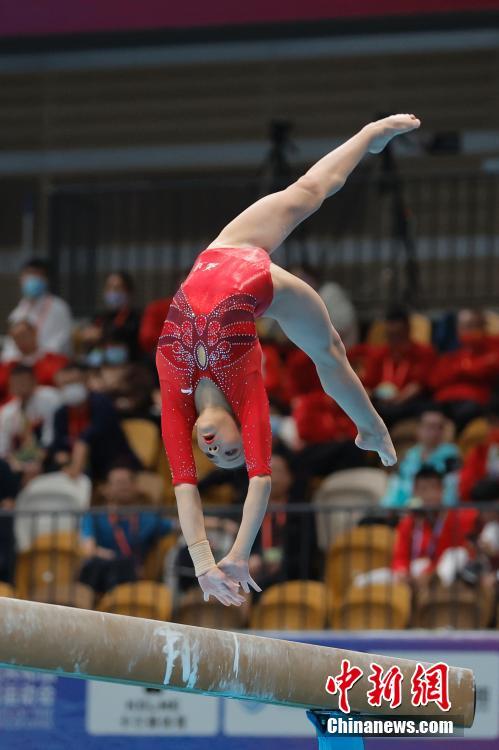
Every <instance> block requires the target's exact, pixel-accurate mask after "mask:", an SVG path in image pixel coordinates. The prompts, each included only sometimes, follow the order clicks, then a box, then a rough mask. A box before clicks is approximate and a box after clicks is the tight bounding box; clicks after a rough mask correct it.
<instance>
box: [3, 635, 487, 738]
mask: <svg viewBox="0 0 499 750" xmlns="http://www.w3.org/2000/svg"><path fill="white" fill-rule="evenodd" d="M266 635H273V636H277V637H283V638H287V639H288V640H303V641H308V642H312V643H319V644H321V645H325V646H335V647H338V648H346V649H352V650H356V651H367V652H372V653H379V654H391V655H393V656H400V657H407V658H413V659H418V660H420V661H429V662H436V661H445V662H448V663H449V664H452V665H454V666H460V667H468V668H471V669H473V670H474V672H475V675H476V680H477V715H476V721H475V724H474V726H473V728H472V729H469V730H465V731H464V737H459V738H458V737H454V738H453V739H452V740H450V742H451V743H452V744H451V745H449V741H447V740H442V739H424V740H422V739H408V738H403V739H402V738H399V739H395V738H393V739H390V740H389V743H390V744H389V748H390V750H399V748H400V750H402V748H410V750H419V748H421V750H435V749H436V747H437V744H438V746H439V747H440V748H441V746H442V745H441V743H442V742H447V746H448V747H452V748H454V747H457V748H462V750H468V749H469V750H471V749H473V750H499V633H495V632H493V631H491V632H470V633H462V632H455V633H446V634H443V635H436V634H435V633H421V634H419V633H418V632H416V631H413V632H410V631H407V632H404V633H395V632H393V633H386V632H385V633H375V634H369V633H366V634H362V635H356V634H355V635H354V634H345V633H336V634H335V633H333V632H325V633H301V634H296V633H293V634H290V633H281V634H279V633H272V634H267V633H266ZM386 743H387V740H386V739H366V741H365V746H366V748H367V750H381V748H383V750H385V749H386ZM257 746H258V749H259V750H275V749H276V748H277V750H279V748H283V750H284V748H286V750H309V749H311V748H315V747H316V741H315V740H314V729H313V727H312V725H311V724H310V723H309V722H308V720H307V718H306V715H305V711H301V710H297V709H290V708H281V707H276V706H267V705H263V704H259V703H253V702H249V701H243V700H228V699H222V698H214V697H209V696H203V695H191V694H187V693H181V692H173V691H165V690H162V691H157V690H150V689H146V688H142V687H135V686H132V687H130V686H124V685H120V684H110V683H104V682H97V681H92V682H85V681H83V680H77V679H68V678H61V677H57V676H55V675H52V674H44V673H41V672H25V671H18V670H11V669H5V670H0V748H1V750H4V748H5V750H7V749H8V750H67V749H68V748H69V750H139V748H140V750H159V749H160V748H161V749H162V750H164V748H171V749H174V750H177V749H178V750H235V749H236V748H237V750H250V749H251V750H253V748H256V747H257Z"/></svg>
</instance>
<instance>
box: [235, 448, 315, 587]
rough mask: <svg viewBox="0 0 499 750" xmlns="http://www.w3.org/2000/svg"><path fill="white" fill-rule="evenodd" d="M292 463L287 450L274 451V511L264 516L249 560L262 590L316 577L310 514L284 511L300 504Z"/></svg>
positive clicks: (251, 570) (252, 571)
mask: <svg viewBox="0 0 499 750" xmlns="http://www.w3.org/2000/svg"><path fill="white" fill-rule="evenodd" d="M292 461H293V458H292V454H290V453H289V452H288V451H287V450H285V449H282V448H280V449H274V451H273V453H272V462H271V468H272V489H271V493H270V498H269V504H270V505H272V506H274V508H275V510H273V511H272V512H269V513H267V515H266V516H265V518H264V520H263V524H262V527H261V529H260V531H259V533H258V536H257V538H256V540H255V545H254V552H253V554H252V555H251V557H250V572H251V575H252V576H253V578H255V580H256V581H257V583H258V584H259V586H261V587H262V589H265V588H267V587H268V586H270V585H271V584H273V583H277V582H280V581H288V580H293V579H298V578H302V579H309V578H316V577H317V576H318V573H319V562H320V561H319V559H318V558H319V552H318V548H317V541H316V532H315V519H314V517H313V514H310V513H307V514H306V515H305V516H304V515H302V514H299V513H292V512H289V511H287V510H286V506H287V505H290V504H291V503H293V502H296V501H298V502H301V501H303V495H302V492H301V486H300V484H299V482H297V480H296V477H295V475H294V473H293V470H292ZM279 506H282V510H280V509H279Z"/></svg>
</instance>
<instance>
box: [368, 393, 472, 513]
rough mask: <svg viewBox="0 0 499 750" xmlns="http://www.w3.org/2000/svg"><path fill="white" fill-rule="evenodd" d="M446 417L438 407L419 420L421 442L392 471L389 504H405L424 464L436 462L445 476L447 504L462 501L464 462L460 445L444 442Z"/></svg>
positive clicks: (435, 466)
mask: <svg viewBox="0 0 499 750" xmlns="http://www.w3.org/2000/svg"><path fill="white" fill-rule="evenodd" d="M445 425H446V418H445V416H444V414H443V413H442V412H441V411H439V410H438V409H437V408H436V407H435V408H429V409H427V410H426V411H424V412H423V414H422V415H421V417H420V420H419V428H418V442H417V443H416V445H414V446H413V447H412V448H410V449H409V450H408V451H407V453H406V454H405V456H404V458H403V459H402V461H401V462H400V464H399V470H398V474H395V475H392V476H391V477H390V480H389V483H388V489H387V493H386V495H385V497H384V498H383V499H382V501H381V504H382V505H383V506H384V507H387V508H403V507H404V506H405V505H407V503H408V501H409V500H410V498H411V497H412V496H413V493H414V477H415V476H416V475H417V473H418V471H420V469H421V468H422V467H423V466H432V467H433V468H434V469H435V470H436V471H438V472H440V474H442V477H443V480H442V481H443V485H444V492H443V498H442V501H443V503H444V505H455V504H456V502H457V501H458V493H457V486H456V485H457V474H456V470H457V468H458V466H459V463H460V456H459V449H458V447H457V445H455V444H454V443H445V442H444V431H445Z"/></svg>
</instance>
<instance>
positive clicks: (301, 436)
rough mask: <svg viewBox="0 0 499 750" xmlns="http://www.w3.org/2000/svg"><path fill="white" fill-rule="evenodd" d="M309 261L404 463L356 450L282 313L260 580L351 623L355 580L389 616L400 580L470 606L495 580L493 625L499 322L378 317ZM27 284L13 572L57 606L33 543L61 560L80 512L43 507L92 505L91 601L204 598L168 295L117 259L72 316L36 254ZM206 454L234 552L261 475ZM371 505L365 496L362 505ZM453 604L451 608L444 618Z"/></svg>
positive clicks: (12, 479)
mask: <svg viewBox="0 0 499 750" xmlns="http://www.w3.org/2000/svg"><path fill="white" fill-rule="evenodd" d="M332 252H334V250H332ZM292 271H293V272H294V273H296V274H297V275H300V276H301V277H302V278H305V279H306V280H307V281H308V282H309V283H311V284H312V285H313V286H314V287H315V288H317V289H318V291H319V294H321V296H322V297H323V299H324V301H325V303H326V305H327V307H328V310H329V313H330V315H331V318H332V320H333V322H334V323H335V325H336V327H337V328H338V330H339V332H340V334H341V335H342V337H343V340H344V341H345V343H346V345H347V347H348V352H349V358H350V361H351V362H352V364H353V366H354V367H355V369H356V371H357V373H358V375H359V377H360V378H361V380H362V382H363V383H364V385H365V387H366V389H367V391H368V393H369V394H370V395H371V398H372V399H373V401H374V403H375V404H376V407H377V409H378V411H379V412H380V414H381V415H382V416H383V418H384V419H385V421H386V423H387V425H388V426H389V427H390V430H391V433H392V435H393V439H394V442H395V445H396V447H397V450H398V455H399V463H398V465H397V466H396V467H395V468H394V469H393V470H392V471H390V472H387V471H384V470H382V469H381V468H380V467H379V465H378V462H377V461H376V460H375V457H373V456H371V455H368V454H365V453H364V452H361V451H359V450H358V449H357V448H356V446H355V443H354V439H355V436H356V429H355V426H354V424H353V423H352V422H350V420H349V419H348V418H347V417H346V416H345V415H344V414H343V413H342V412H341V410H340V409H339V407H338V406H337V405H336V404H335V403H334V402H333V401H332V399H330V398H329V397H328V396H327V395H326V394H324V392H323V390H322V388H321V385H320V381H319V378H318V376H317V373H316V370H315V366H314V365H313V363H312V361H311V360H310V359H309V358H308V357H307V356H306V355H305V354H304V353H303V352H302V351H301V350H298V349H297V348H296V347H294V346H293V345H291V344H290V343H289V342H288V341H287V340H286V339H285V337H284V336H283V335H282V333H281V332H280V331H279V330H278V329H276V326H275V324H274V323H273V322H272V321H268V320H267V321H266V320H265V319H262V320H261V321H259V324H258V325H259V329H260V331H259V332H260V336H261V341H262V348H263V371H264V377H265V383H266V387H267V392H268V396H269V400H270V404H271V412H272V417H271V423H272V433H273V440H274V449H273V456H272V472H273V482H272V494H271V500H270V502H271V512H270V513H269V514H268V515H267V517H266V519H265V521H264V524H263V526H262V529H261V531H260V533H259V535H258V539H257V542H256V544H255V549H254V552H253V555H252V557H251V566H252V572H253V575H254V577H255V578H256V579H257V580H258V582H259V584H260V585H261V586H262V588H263V589H264V591H268V590H269V587H272V590H273V591H279V590H281V593H282V589H280V588H279V587H280V585H282V584H285V583H289V582H296V581H301V582H302V583H301V584H300V585H301V586H302V591H301V594H300V597H299V599H300V607H303V612H306V611H307V609H306V606H305V605H306V597H305V593H307V592H308V594H307V595H308V596H311V595H312V593H314V595H315V597H316V600H317V601H319V602H323V603H324V601H326V605H324V604H323V606H326V610H330V611H332V612H335V611H336V617H341V612H342V611H343V610H342V607H341V606H340V603H341V604H342V606H343V605H345V603H346V604H348V602H345V596H346V594H347V593H348V595H350V596H351V594H352V591H354V590H355V588H356V587H357V588H359V590H364V593H365V592H366V591H367V592H368V593H369V596H368V599H369V598H372V595H373V586H374V591H377V592H378V595H379V593H380V591H381V595H382V596H384V597H388V598H389V601H382V602H381V607H380V614H379V616H382V617H384V618H385V620H386V618H388V617H393V616H394V615H393V613H392V612H391V609H390V607H391V606H392V605H394V604H395V600H396V599H397V598H399V597H400V591H401V590H402V591H404V592H405V594H406V595H407V596H409V594H410V596H411V597H412V596H416V597H417V598H419V599H420V600H421V601H423V603H424V602H425V601H426V599H425V597H428V594H427V589H428V586H433V588H435V587H437V589H438V590H439V591H440V595H442V590H443V591H444V595H445V589H448V590H453V591H454V593H455V592H456V591H459V592H460V593H459V596H463V595H464V596H465V598H466V595H468V598H469V596H470V595H472V597H476V592H477V591H479V592H480V597H482V602H484V601H488V602H489V605H488V609H487V607H485V605H481V608H480V607H478V608H476V609H475V615H474V616H475V619H476V625H479V624H483V617H488V620H489V623H490V622H492V621H493V617H494V608H493V603H494V602H495V596H496V587H497V581H498V580H499V579H498V571H499V507H498V505H497V503H498V501H499V335H498V334H497V331H498V330H499V316H498V315H497V314H496V313H495V312H493V311H492V310H482V309H478V308H462V309H460V310H459V311H457V312H456V313H448V312H446V313H444V314H441V315H439V316H436V317H434V318H433V319H430V317H427V316H425V315H422V314H421V313H417V312H414V311H411V310H410V309H409V308H408V307H405V306H403V305H402V304H397V305H392V306H390V307H388V308H387V309H386V311H385V313H384V315H383V316H382V317H380V318H376V319H373V320H372V321H370V322H367V323H365V322H364V323H363V322H361V321H359V319H358V316H357V313H356V309H355V306H354V304H353V303H352V301H351V300H350V298H349V296H348V294H347V292H346V291H345V289H343V288H342V287H341V286H339V285H338V284H337V283H335V282H334V281H328V282H326V283H324V284H320V283H319V281H318V279H317V277H316V275H315V273H314V270H313V268H312V267H309V266H307V265H300V266H293V267H292ZM19 283H20V297H19V301H18V304H17V305H16V306H15V308H14V309H13V310H12V311H11V313H10V314H9V316H8V328H7V335H6V336H5V338H4V342H3V349H2V362H1V364H0V388H1V391H0V397H1V407H0V472H1V476H2V481H1V496H2V499H1V504H2V508H3V509H5V510H9V511H14V513H10V514H8V513H6V514H4V515H3V516H2V517H1V519H0V529H1V531H0V533H1V538H2V544H1V547H0V574H1V577H2V579H3V581H4V582H5V583H7V584H11V585H14V586H16V585H17V586H18V588H20V589H23V587H24V588H25V589H26V587H27V588H28V589H29V592H30V595H32V596H33V595H34V594H36V595H37V596H38V597H40V596H43V595H44V594H45V597H44V598H47V597H48V596H49V594H50V583H51V579H52V584H53V585H52V588H54V586H55V582H54V581H58V579H59V578H60V574H58V575H54V573H53V572H52V573H49V576H48V579H47V580H46V581H44V580H43V575H42V577H41V580H40V581H36V578H37V576H38V574H37V573H36V572H35V573H34V572H33V570H32V568H30V567H29V565H28V567H26V561H25V562H24V569H23V562H22V555H23V554H24V556H25V557H26V555H27V554H28V553H29V551H30V550H32V549H33V548H34V549H35V550H36V547H37V545H39V544H40V539H41V540H43V539H46V537H47V534H48V537H49V540H48V541H49V543H53V544H54V545H55V546H54V547H53V557H54V556H57V555H58V554H59V552H60V549H59V548H60V546H61V544H62V547H63V548H64V545H66V546H67V543H68V537H67V531H68V529H67V519H66V522H64V520H63V523H62V526H61V525H59V523H58V520H59V519H60V516H59V515H57V514H55V513H54V515H53V516H52V518H51V528H45V527H44V523H45V525H46V524H47V518H46V517H45V521H43V519H42V520H40V517H38V516H37V515H36V514H35V515H32V513H33V511H37V510H42V509H43V510H45V511H50V509H51V508H52V509H53V510H54V509H55V510H56V511H60V512H61V513H62V515H63V516H64V512H65V511H66V512H67V513H70V512H74V513H76V512H78V511H79V512H80V515H79V516H78V517H74V518H73V519H72V521H71V524H70V534H73V537H72V547H73V551H74V547H75V545H76V548H78V552H79V555H80V558H81V559H80V561H79V565H78V566H77V569H76V570H75V571H73V573H74V577H73V583H75V584H76V582H77V581H78V586H79V588H78V589H75V591H78V592H79V593H78V596H80V597H81V596H85V595H86V596H87V599H88V601H89V602H90V601H91V602H92V604H93V603H95V602H96V601H99V599H100V597H102V596H104V595H106V594H107V595H108V596H109V595H110V594H109V592H112V591H115V592H116V591H117V590H118V591H119V590H120V586H123V585H125V584H130V583H135V582H137V581H140V580H141V579H142V580H144V579H146V580H149V581H154V582H155V583H158V582H159V581H161V582H162V583H164V584H166V585H167V586H168V587H169V590H172V591H175V592H176V594H177V599H178V597H179V596H182V595H184V594H186V593H187V595H188V602H189V601H190V598H192V596H195V594H196V593H198V591H197V588H196V587H195V578H194V577H193V571H192V568H191V564H190V558H189V555H188V553H187V551H186V548H185V545H183V544H182V539H181V536H180V533H179V528H178V523H177V521H176V519H175V515H174V514H172V512H171V511H172V510H173V508H174V496H173V490H172V485H171V480H170V476H169V468H168V465H167V461H166V458H165V456H164V452H163V449H162V446H161V439H160V428H161V425H160V410H161V400H160V395H159V389H158V382H157V377H156V372H155V366H154V355H155V347H156V342H157V339H158V336H159V334H160V331H161V327H162V323H163V320H164V318H165V316H166V314H167V311H168V307H169V304H170V298H166V297H165V298H163V299H159V300H153V301H152V302H150V303H149V304H147V305H146V306H145V307H144V308H142V309H141V308H140V307H139V306H138V305H137V303H136V301H135V299H134V279H133V276H132V275H131V274H130V273H129V272H127V271H123V270H118V269H117V270H116V271H112V272H111V273H109V274H108V275H107V277H106V278H105V281H104V284H103V288H102V290H101V297H102V300H101V306H100V309H97V310H95V312H94V313H93V314H92V315H91V316H89V317H88V318H86V319H82V320H79V321H75V319H74V316H73V314H72V310H71V300H64V299H62V298H60V297H59V296H57V295H55V294H53V293H52V291H51V288H50V271H49V267H48V265H47V262H46V261H45V260H42V259H40V258H32V259H30V260H28V261H27V262H26V263H25V264H24V265H23V266H22V268H21V269H20V275H19ZM193 450H194V451H195V455H196V459H197V463H198V469H199V476H200V490H201V494H202V497H203V500H204V502H205V504H206V505H207V506H208V507H209V505H210V504H211V505H212V506H213V507H214V508H216V514H214V515H210V516H209V517H208V522H207V523H208V534H209V535H210V537H211V539H212V542H213V543H214V545H215V548H218V549H220V550H221V551H222V552H223V550H224V549H225V548H227V547H228V546H230V542H231V540H232V539H233V538H234V536H235V533H236V531H237V520H238V515H239V513H240V509H241V505H242V502H243V501H244V497H245V492H246V488H247V475H246V471H245V469H244V468H242V469H236V470H234V471H225V470H220V469H216V468H215V467H213V465H212V464H210V462H209V461H207V460H206V459H205V458H204V457H203V455H202V454H201V453H200V451H199V449H197V446H196V443H195V441H193ZM54 498H59V501H60V504H59V505H57V506H54ZM366 501H368V503H369V505H368V507H364V508H360V509H359V507H357V506H358V505H362V503H364V505H365V503H366ZM476 503H478V504H479V506H476V505H475V504H476ZM494 503H496V504H495V505H494ZM307 504H308V506H309V507H308V508H307V507H306V506H307ZM487 505H490V508H489V507H487ZM293 506H295V507H293ZM304 506H305V507H304ZM349 506H351V507H349ZM101 507H102V508H103V509H102V510H100V508H101ZM16 509H19V511H20V512H19V513H18V514H16V513H15V511H16ZM130 509H133V510H130ZM28 511H31V514H30V513H29V512H28ZM83 511H87V512H85V513H83ZM123 511H126V512H125V513H123ZM167 511H168V512H167ZM328 511H329V512H328ZM335 511H336V512H335ZM14 519H16V520H15V521H14ZM38 524H41V528H39V527H38ZM380 529H381V532H380ZM359 530H360V533H361V534H362V535H363V536H362V537H359V538H358V539H357V537H356V536H355V533H354V532H357V531H359ZM61 534H62V539H61V538H60V537H61ZM54 535H55V536H54ZM342 547H343V548H345V549H343V553H342V554H343V557H341V555H340V552H341V549H342ZM345 550H346V551H345ZM345 554H346V555H347V558H348V556H350V558H351V559H350V560H348V559H346V560H345ZM359 554H360V557H361V559H360V561H359V559H358V557H359ZM380 554H381V557H382V559H380ZM338 555H340V556H338ZM19 556H21V560H19ZM356 556H357V557H356ZM28 557H29V554H28ZM153 558H155V559H154V562H151V561H152V560H153ZM340 558H341V559H340ZM26 559H27V558H26ZM18 563H20V569H19V566H18ZM59 566H61V563H59ZM56 568H57V565H56ZM26 576H27V578H26ZM332 580H334V581H336V584H333V583H330V585H328V587H327V591H326V596H325V599H324V596H318V592H317V588H316V586H317V585H319V583H320V584H321V585H325V584H324V581H326V583H327V582H328V581H329V582H331V581H332ZM59 583H60V581H59ZM70 583H71V580H69V581H66V583H65V586H66V587H67V585H68V584H70ZM35 584H36V585H35ZM34 585H35V588H36V586H38V588H39V589H40V588H41V590H38V592H37V591H36V590H35V591H33V586H34ZM310 586H311V587H312V588H311V589H310ZM116 587H118V589H116ZM193 587H195V588H193ZM276 587H277V588H276ZM303 587H305V588H303ZM350 587H352V588H350ZM401 587H402V589H401ZM477 587H478V588H477ZM44 588H45V591H44ZM272 590H271V593H272ZM189 591H190V592H191V593H190V594H188V592H189ZM82 592H85V593H82ZM284 592H285V594H284V595H285V597H288V596H289V590H288V589H286V587H285V588H284ZM286 592H287V593H286ZM484 592H485V593H484ZM322 593H323V594H324V592H322ZM434 594H435V592H434ZM53 595H54V594H53ZM75 595H76V594H75ZM67 597H68V591H67V588H65V589H64V590H63V599H66V598H67ZM90 597H91V598H90ZM189 597H190V598H189ZM304 597H305V598H304ZM335 598H336V603H335V601H334V600H335ZM406 598H407V597H406ZM132 599H133V597H132ZM392 600H393V601H392ZM432 601H434V598H433V599H432ZM477 602H478V600H475V601H474V605H475V606H477ZM253 603H254V604H255V602H253ZM151 605H152V602H151ZM316 606H317V605H316ZM335 606H336V610H335ZM370 606H371V608H372V606H373V604H372V602H371V604H370ZM484 608H485V609H487V611H488V615H482V613H481V609H484ZM256 609H257V608H255V611H256ZM346 611H347V613H348V611H349V610H348V608H347V610H346ZM422 611H423V615H422V614H421V612H420V615H419V617H420V618H421V617H423V616H424V607H423V608H422ZM245 616H248V615H247V613H245ZM302 616H303V617H305V619H306V617H307V615H306V614H305V615H302ZM330 616H331V615H330ZM406 616H407V615H406ZM455 616H456V615H455V613H452V609H451V608H450V607H449V608H448V614H447V617H448V618H449V617H450V618H451V619H452V618H454V617H455ZM374 621H375V622H377V623H378V624H379V621H378V619H376V617H375V618H374ZM381 622H382V621H381ZM397 622H399V620H398V619H397ZM489 623H487V624H489ZM456 624H459V623H456ZM347 626H348V622H347ZM352 626H353V625H352Z"/></svg>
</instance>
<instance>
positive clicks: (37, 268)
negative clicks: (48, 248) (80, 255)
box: [2, 258, 73, 362]
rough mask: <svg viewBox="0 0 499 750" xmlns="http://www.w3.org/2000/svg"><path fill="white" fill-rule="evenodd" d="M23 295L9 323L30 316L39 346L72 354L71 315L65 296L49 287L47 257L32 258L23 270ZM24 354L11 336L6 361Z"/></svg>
mask: <svg viewBox="0 0 499 750" xmlns="http://www.w3.org/2000/svg"><path fill="white" fill-rule="evenodd" d="M21 293H22V297H21V300H20V302H19V304H18V305H17V307H16V308H15V309H14V310H13V311H12V312H11V314H10V315H9V324H12V323H15V322H17V321H19V320H29V321H30V322H31V323H32V324H33V325H34V326H35V328H36V331H37V341H38V348H39V349H40V351H42V352H52V353H53V354H65V355H67V354H70V352H71V332H72V325H73V323H72V319H71V311H70V309H69V307H68V305H67V304H66V302H64V300H62V299H60V298H59V297H56V296H55V295H53V294H51V293H50V291H49V268H48V264H47V262H46V261H44V260H40V259H38V258H33V259H32V260H30V261H28V263H26V264H25V265H24V266H23V268H22V271H21ZM21 359H22V354H21V352H20V351H19V349H18V347H17V346H16V343H15V341H14V340H13V338H12V337H11V336H8V337H7V339H6V341H5V344H4V347H3V351H2V360H3V361H4V362H12V361H20V360H21Z"/></svg>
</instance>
